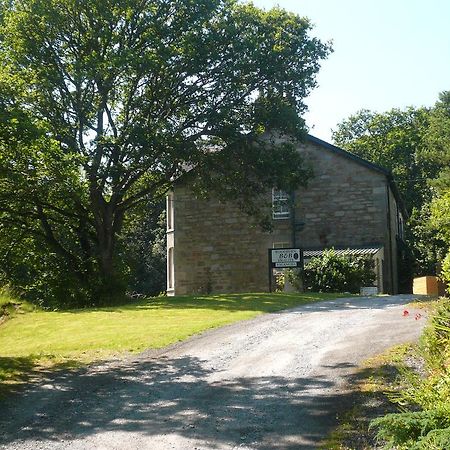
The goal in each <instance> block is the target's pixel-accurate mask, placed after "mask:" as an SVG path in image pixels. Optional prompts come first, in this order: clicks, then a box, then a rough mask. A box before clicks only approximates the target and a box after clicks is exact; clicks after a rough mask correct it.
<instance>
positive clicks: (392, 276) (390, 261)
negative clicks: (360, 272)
mask: <svg viewBox="0 0 450 450" xmlns="http://www.w3.org/2000/svg"><path fill="white" fill-rule="evenodd" d="M386 194H387V221H388V236H389V268H390V270H389V272H390V273H389V275H390V279H391V294H394V258H393V255H392V229H391V225H392V223H391V196H390V187H389V180H388V182H387V183H386Z"/></svg>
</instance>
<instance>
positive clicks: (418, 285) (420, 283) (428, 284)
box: [413, 276, 439, 296]
mask: <svg viewBox="0 0 450 450" xmlns="http://www.w3.org/2000/svg"><path fill="white" fill-rule="evenodd" d="M413 294H417V295H435V296H438V295H439V283H438V278H437V277H433V276H427V277H420V278H414V283H413Z"/></svg>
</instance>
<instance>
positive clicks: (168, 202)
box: [166, 192, 173, 231]
mask: <svg viewBox="0 0 450 450" xmlns="http://www.w3.org/2000/svg"><path fill="white" fill-rule="evenodd" d="M166 215H167V231H170V230H173V193H172V192H171V193H170V194H168V195H167V197H166Z"/></svg>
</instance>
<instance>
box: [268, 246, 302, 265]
mask: <svg viewBox="0 0 450 450" xmlns="http://www.w3.org/2000/svg"><path fill="white" fill-rule="evenodd" d="M270 262H271V265H272V267H275V268H280V269H281V268H283V267H300V263H301V255H300V249H299V248H272V249H270Z"/></svg>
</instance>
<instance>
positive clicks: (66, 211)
mask: <svg viewBox="0 0 450 450" xmlns="http://www.w3.org/2000/svg"><path fill="white" fill-rule="evenodd" d="M2 6H3V7H2V11H1V16H0V20H1V22H2V23H1V25H2V26H1V37H0V39H1V46H0V67H1V69H0V211H1V212H0V231H1V232H0V236H1V237H0V258H2V259H3V261H9V262H11V263H12V264H11V266H9V265H8V264H2V266H3V267H4V268H5V269H4V273H3V274H2V276H3V278H6V279H7V280H9V281H10V282H11V283H14V284H15V285H17V286H19V287H20V288H21V289H22V290H23V291H24V292H25V293H26V295H28V296H29V297H30V298H33V299H34V300H35V301H38V302H41V303H42V304H44V305H46V306H50V307H54V306H56V305H62V306H82V305H84V306H88V305H92V304H105V303H110V302H111V301H112V299H113V297H116V298H119V299H120V298H122V297H123V293H124V291H125V288H126V285H127V279H131V284H132V286H131V287H132V288H133V289H135V288H136V286H137V284H139V282H138V281H137V278H140V277H141V275H137V274H136V273H135V271H142V270H143V269H142V267H138V266H139V264H137V259H138V256H137V255H139V251H140V250H139V251H138V250H137V248H138V247H139V245H140V244H137V243H136V242H137V240H139V239H140V238H138V237H137V236H138V235H140V236H142V233H141V232H139V229H142V226H143V225H138V224H137V223H136V220H137V219H136V217H137V216H140V217H141V218H142V217H144V215H143V214H142V210H139V208H141V207H142V206H143V205H147V206H149V207H151V208H156V209H155V211H151V212H150V215H151V216H152V217H154V216H156V212H157V211H158V208H159V207H158V206H156V205H159V204H160V202H161V199H162V198H163V197H164V195H165V193H166V192H167V190H168V189H170V188H171V186H172V183H173V181H174V180H175V179H177V180H182V179H183V178H184V177H186V176H187V174H188V172H189V171H190V170H191V169H193V168H194V169H195V173H196V175H197V176H196V180H197V181H198V182H197V184H198V186H197V189H198V191H200V192H205V191H214V190H216V191H217V192H219V193H220V196H221V197H223V198H226V199H232V200H236V199H239V201H238V202H237V203H239V204H240V205H242V206H244V205H245V206H247V207H248V212H249V213H254V212H255V211H256V206H255V205H254V204H252V203H254V202H253V200H254V199H256V198H257V197H258V196H257V194H258V193H261V192H264V190H266V189H267V187H268V186H279V187H280V188H284V189H285V190H290V189H292V188H294V187H296V186H298V185H299V184H302V183H304V181H305V178H306V177H307V175H308V174H307V172H306V171H305V169H304V167H303V165H302V160H301V158H300V156H299V154H298V152H296V151H295V150H294V148H293V146H292V145H289V144H277V142H275V141H273V142H269V141H268V140H267V139H266V138H265V137H266V136H267V134H269V132H271V131H273V130H278V131H280V132H282V133H284V134H290V135H292V136H294V137H295V138H297V139H300V138H301V136H302V135H303V134H304V132H305V128H304V122H303V120H302V119H301V116H302V114H303V113H304V111H305V110H306V106H305V104H304V98H305V97H306V96H307V95H308V93H309V92H310V90H311V89H312V88H313V87H314V86H315V75H316V73H317V71H318V70H319V62H320V61H321V60H322V59H323V58H325V57H326V56H327V55H328V53H329V52H330V46H329V45H328V44H324V43H322V42H320V41H319V40H318V39H315V38H312V37H310V36H309V34H308V33H309V31H310V29H311V25H310V24H309V22H308V20H306V19H304V18H300V17H298V16H296V15H294V14H291V13H288V12H286V11H284V10H282V9H279V8H274V9H271V10H268V11H263V10H261V9H258V8H256V7H254V6H253V5H251V4H241V3H239V2H237V1H235V0H201V1H196V2H193V1H191V0H176V1H173V2H167V1H165V0H148V1H144V2H141V1H137V0H125V1H122V2H117V1H112V0H99V1H93V0H83V1H78V0H54V1H50V2H49V1H47V0H13V1H10V2H2ZM211 148H213V149H214V151H211ZM224 186H227V188H226V189H223V187H224ZM136 211H138V212H136ZM143 220H144V219H143ZM144 222H145V220H144ZM128 227H129V228H128ZM157 234H158V233H157V231H155V232H154V233H153V232H152V233H150V234H149V235H148V237H149V238H151V239H154V240H153V242H152V243H151V244H152V245H156V244H157V242H159V237H158V236H156V235H157ZM152 254H153V253H152ZM155 261H156V260H155ZM155 264H156V265H155V267H154V269H155V270H159V269H157V266H158V264H159V262H158V263H156V262H155ZM147 269H149V267H148V264H147V266H146V269H145V270H147ZM145 270H144V271H145ZM149 270H150V269H149ZM132 272H133V273H132ZM133 286H134V287H133ZM141 288H142V289H144V288H143V287H142V286H141V287H140V288H139V289H141ZM136 289H137V288H136ZM145 289H147V288H145ZM151 289H154V287H153V288H151Z"/></svg>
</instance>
